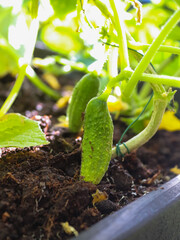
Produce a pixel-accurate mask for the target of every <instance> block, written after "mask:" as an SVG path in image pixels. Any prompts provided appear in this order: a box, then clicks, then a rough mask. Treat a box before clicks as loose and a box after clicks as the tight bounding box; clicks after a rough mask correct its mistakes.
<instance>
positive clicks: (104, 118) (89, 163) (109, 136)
mask: <svg viewBox="0 0 180 240" xmlns="http://www.w3.org/2000/svg"><path fill="white" fill-rule="evenodd" d="M112 141H113V123H112V119H111V116H110V114H109V111H108V108H107V103H106V102H105V101H103V100H101V99H98V97H95V98H93V99H91V101H90V102H89V103H88V105H87V107H86V111H85V120H84V136H83V142H82V163H81V176H82V177H83V180H84V181H87V182H92V183H94V184H98V183H99V182H100V181H101V179H102V177H103V176H104V174H105V172H106V171H107V169H108V166H109V162H110V160H111V151H112Z"/></svg>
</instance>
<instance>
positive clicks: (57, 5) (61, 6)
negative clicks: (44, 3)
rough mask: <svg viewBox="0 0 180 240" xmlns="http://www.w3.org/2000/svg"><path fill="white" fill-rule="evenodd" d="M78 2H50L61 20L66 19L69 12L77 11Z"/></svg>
mask: <svg viewBox="0 0 180 240" xmlns="http://www.w3.org/2000/svg"><path fill="white" fill-rule="evenodd" d="M76 2H77V0H68V1H67V0H50V3H51V5H52V7H53V9H54V12H55V14H56V15H57V17H59V18H60V19H64V18H65V16H66V15H67V14H68V13H69V12H72V11H73V10H75V9H76Z"/></svg>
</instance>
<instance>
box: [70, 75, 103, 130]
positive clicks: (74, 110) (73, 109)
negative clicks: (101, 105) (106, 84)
mask: <svg viewBox="0 0 180 240" xmlns="http://www.w3.org/2000/svg"><path fill="white" fill-rule="evenodd" d="M98 90H99V79H98V78H97V76H96V75H95V74H94V73H88V74H86V75H84V76H83V77H82V78H81V79H80V80H79V82H78V83H77V84H76V86H75V87H74V90H73V94H72V97H71V101H70V104H69V106H68V109H67V116H68V119H69V129H70V130H71V131H72V132H74V133H75V132H79V130H80V128H81V126H82V114H83V112H84V111H85V108H86V105H87V103H88V102H89V100H91V98H93V97H95V96H96V95H97V93H98Z"/></svg>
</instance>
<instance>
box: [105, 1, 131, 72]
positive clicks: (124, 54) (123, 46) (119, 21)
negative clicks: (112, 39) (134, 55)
mask: <svg viewBox="0 0 180 240" xmlns="http://www.w3.org/2000/svg"><path fill="white" fill-rule="evenodd" d="M109 2H110V5H111V8H112V10H113V13H114V20H115V27H116V31H117V34H118V42H119V54H120V59H121V70H123V69H125V68H128V67H129V66H130V64H129V56H128V47H127V40H126V30H125V25H124V20H123V18H122V16H123V12H122V8H123V6H122V5H120V4H122V3H121V2H119V5H120V6H119V8H117V6H116V4H117V2H115V0H109ZM117 9H118V11H119V14H120V16H119V14H118V11H117Z"/></svg>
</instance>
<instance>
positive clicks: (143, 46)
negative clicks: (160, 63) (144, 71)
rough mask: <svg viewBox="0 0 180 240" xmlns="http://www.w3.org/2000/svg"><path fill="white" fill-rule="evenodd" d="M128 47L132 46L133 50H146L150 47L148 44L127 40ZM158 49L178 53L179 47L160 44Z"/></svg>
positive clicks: (179, 53)
mask: <svg viewBox="0 0 180 240" xmlns="http://www.w3.org/2000/svg"><path fill="white" fill-rule="evenodd" d="M128 47H129V48H132V49H134V50H142V51H146V50H147V49H148V48H149V47H150V44H143V43H136V42H128ZM158 51H159V52H168V53H172V54H178V55H180V48H179V47H173V46H166V45H161V46H160V47H159V49H158Z"/></svg>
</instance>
